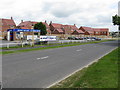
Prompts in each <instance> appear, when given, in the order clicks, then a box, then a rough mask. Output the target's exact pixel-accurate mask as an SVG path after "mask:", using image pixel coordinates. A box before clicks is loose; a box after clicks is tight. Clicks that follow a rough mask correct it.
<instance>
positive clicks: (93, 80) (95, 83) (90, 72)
mask: <svg viewBox="0 0 120 90" xmlns="http://www.w3.org/2000/svg"><path fill="white" fill-rule="evenodd" d="M119 52H120V47H119V48H117V49H116V50H114V51H112V52H111V53H109V54H108V55H106V56H104V57H103V58H101V59H99V61H98V62H95V63H93V64H92V65H90V66H89V67H87V68H83V69H82V70H80V71H78V72H76V73H75V74H73V75H72V76H70V77H68V78H66V79H65V80H63V81H61V82H59V83H58V84H56V85H54V86H52V87H51V88H117V87H118V53H119ZM119 63H120V62H119Z"/></svg>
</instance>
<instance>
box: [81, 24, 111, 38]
mask: <svg viewBox="0 0 120 90" xmlns="http://www.w3.org/2000/svg"><path fill="white" fill-rule="evenodd" d="M79 29H80V30H82V31H83V32H84V33H85V35H104V36H108V35H109V29H108V28H91V27H83V26H81V27H80V28H79Z"/></svg>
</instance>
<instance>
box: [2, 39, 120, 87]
mask: <svg viewBox="0 0 120 90" xmlns="http://www.w3.org/2000/svg"><path fill="white" fill-rule="evenodd" d="M117 43H118V42H117V41H109V42H104V43H99V44H86V45H80V46H72V47H63V48H56V49H49V50H42V51H33V52H27V53H20V54H11V55H3V57H2V60H3V61H2V75H3V78H2V80H3V81H2V83H3V87H4V88H45V87H48V86H49V85H51V84H53V83H54V82H56V81H59V80H61V79H62V78H64V77H66V76H67V75H69V74H71V73H73V72H74V71H75V70H78V69H79V68H82V67H84V66H85V65H87V64H89V63H90V62H92V61H94V60H95V59H97V58H99V57H101V56H102V55H104V54H106V53H107V52H109V51H110V50H112V49H114V48H116V47H117Z"/></svg>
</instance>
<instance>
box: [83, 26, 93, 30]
mask: <svg viewBox="0 0 120 90" xmlns="http://www.w3.org/2000/svg"><path fill="white" fill-rule="evenodd" d="M81 27H82V28H83V29H84V30H85V31H93V28H91V27H83V26H81Z"/></svg>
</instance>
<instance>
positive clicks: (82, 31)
mask: <svg viewBox="0 0 120 90" xmlns="http://www.w3.org/2000/svg"><path fill="white" fill-rule="evenodd" d="M37 23H38V22H34V21H23V20H21V23H20V24H19V25H16V24H15V22H14V20H13V18H12V17H11V19H0V36H1V37H3V38H6V37H7V30H8V29H33V28H34V25H35V24H37ZM42 23H43V24H44V25H45V26H46V30H47V35H57V36H60V37H64V38H65V37H67V36H70V35H79V36H80V35H91V36H92V35H97V36H101V35H104V36H108V35H109V29H108V28H91V27H84V26H81V27H80V28H78V27H77V26H76V25H75V24H74V25H63V24H59V23H53V22H52V21H51V22H50V24H48V23H47V22H46V21H45V22H42Z"/></svg>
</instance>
